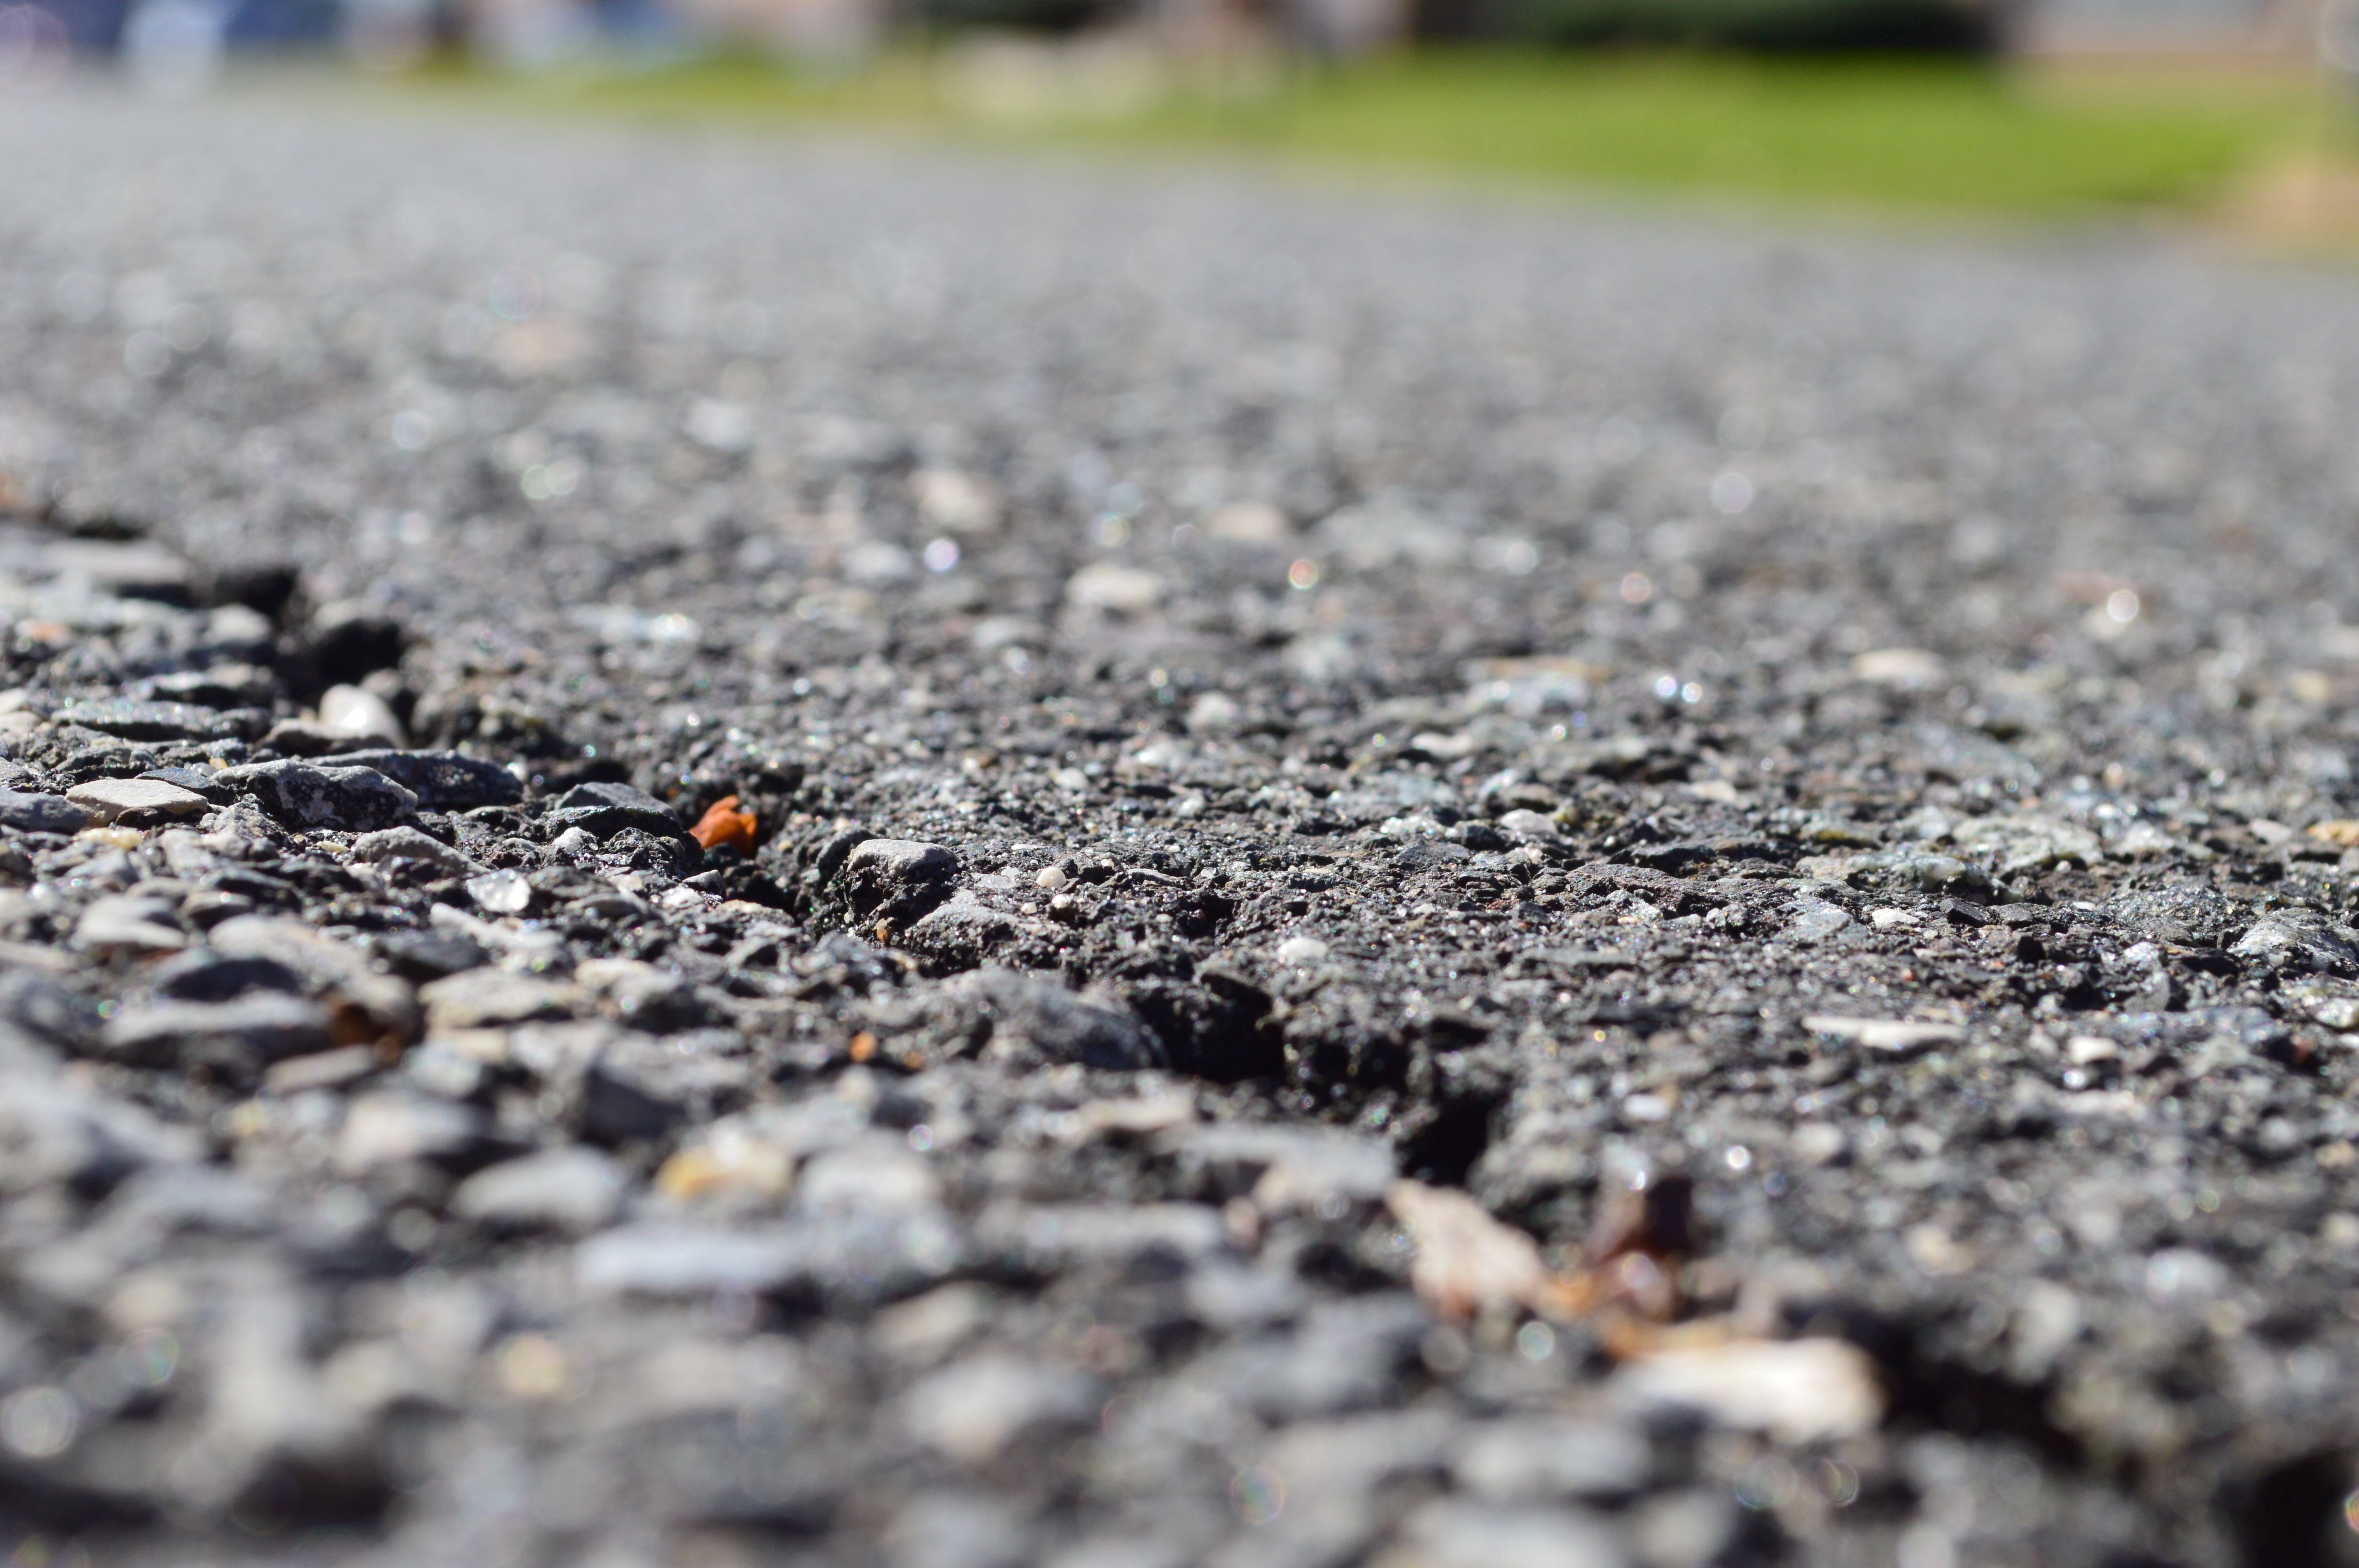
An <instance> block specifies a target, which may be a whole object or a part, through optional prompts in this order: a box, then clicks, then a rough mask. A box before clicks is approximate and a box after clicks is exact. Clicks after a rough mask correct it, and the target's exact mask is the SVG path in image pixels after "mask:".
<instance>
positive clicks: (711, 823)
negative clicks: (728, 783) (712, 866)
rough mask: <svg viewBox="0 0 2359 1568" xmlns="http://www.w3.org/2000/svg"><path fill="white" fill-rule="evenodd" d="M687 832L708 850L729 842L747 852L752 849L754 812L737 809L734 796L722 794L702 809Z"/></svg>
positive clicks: (749, 852) (750, 851)
mask: <svg viewBox="0 0 2359 1568" xmlns="http://www.w3.org/2000/svg"><path fill="white" fill-rule="evenodd" d="M688 835H689V837H690V838H693V839H695V840H696V841H697V842H698V843H700V844H701V845H703V846H704V847H705V848H706V849H719V848H720V847H721V846H722V845H723V844H729V845H734V846H735V847H736V848H737V849H743V850H745V853H747V854H749V855H750V854H752V853H753V852H754V814H753V813H752V812H750V811H740V810H738V809H737V797H736V796H735V795H723V796H722V797H721V798H720V799H719V800H716V801H714V802H713V803H712V806H709V807H707V808H706V810H705V813H704V815H703V816H701V817H700V818H699V819H698V821H697V824H696V826H695V827H691V828H690V829H689V830H688Z"/></svg>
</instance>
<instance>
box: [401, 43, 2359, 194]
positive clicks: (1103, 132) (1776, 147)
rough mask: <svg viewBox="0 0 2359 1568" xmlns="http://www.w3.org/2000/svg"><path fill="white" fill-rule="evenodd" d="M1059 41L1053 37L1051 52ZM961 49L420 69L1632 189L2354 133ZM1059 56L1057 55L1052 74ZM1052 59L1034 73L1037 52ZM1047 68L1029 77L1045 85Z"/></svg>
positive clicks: (2079, 83)
mask: <svg viewBox="0 0 2359 1568" xmlns="http://www.w3.org/2000/svg"><path fill="white" fill-rule="evenodd" d="M1042 58H1044V59H1047V58H1051V57H1046V56H1044V57H1042ZM971 67H972V61H971V60H970V59H969V58H968V57H967V56H964V55H962V54H961V53H959V52H958V51H956V50H955V49H936V50H930V51H918V50H911V51H907V52H903V53H899V54H896V55H893V56H890V57H887V58H886V59H885V60H884V61H883V62H881V63H880V64H877V65H875V66H873V67H871V68H869V69H867V70H863V71H860V72H858V73H856V74H851V75H843V76H837V77H816V76H811V75H807V74H800V73H797V72H794V71H791V70H787V69H785V68H782V67H780V66H777V65H775V64H773V63H771V62H770V61H768V60H766V59H760V58H754V57H742V56H724V57H716V58H708V59H692V60H685V61H680V62H677V63H673V64H669V65H665V66H660V67H657V68H653V69H645V70H634V71H627V72H624V71H609V72H597V73H590V72H585V73H577V74H571V75H562V76H555V77H546V78H536V79H529V80H525V79H514V78H504V77H497V76H493V75H490V74H488V73H483V72H478V71H475V70H471V69H468V68H464V67H446V68H442V69H440V70H429V71H427V72H424V73H421V74H420V75H419V76H418V77H416V78H413V79H411V80H410V81H409V83H408V85H409V87H410V88H411V89H413V90H415V91H420V92H428V93H430V94H433V95H436V96H439V97H442V98H445V99H456V100H458V101H460V102H465V103H498V104H516V105H526V106H533V107H537V108H540V109H546V110H555V111H562V112H579V113H587V114H596V115H599V116H603V117H622V118H631V119H640V120H658V121H663V122H668V123H674V124H678V123H689V124H715V125H732V126H761V125H789V124H791V125H803V126H808V125H812V124H867V125H875V126H891V127H899V128H904V129H911V130H919V131H929V132H933V133H939V134H944V135H954V136H956V137H959V138H962V139H973V138H978V137H980V138H986V139H993V140H999V141H1009V142H1027V143H1034V144H1041V143H1046V144H1049V145H1055V146H1100V147H1110V148H1118V149H1123V150H1126V151H1127V150H1140V149H1186V150H1209V151H1221V152H1226V153H1230V154H1244V155H1250V156H1255V157H1264V158H1274V159H1281V160H1291V161H1296V162H1307V163H1312V164H1316V165H1319V166H1323V167H1326V168H1344V169H1353V170H1414V171H1419V172H1422V173H1425V174H1428V175H1437V176H1443V177H1448V178H1456V179H1465V178H1485V179H1494V180H1506V181H1513V182H1517V183H1525V184H1530V183H1535V182H1537V183H1540V184H1544V185H1554V186H1574V187H1582V188H1590V189H1613V190H1616V191H1623V192H1634V193H1658V192H1659V193H1706V194H1711V195H1713V196H1717V197H1725V198H1736V199H1740V200H1766V201H1769V202H1773V203H1781V204H1792V203H1798V202H1799V203H1803V204H1808V205H1812V206H1821V207H1823V206H1829V205H1832V206H1840V207H1849V208H1854V209H1860V210H1868V211H1877V210H1881V211H1913V212H1924V213H1940V212H1950V213H1966V214H1977V215H1984V216H1999V217H2007V216H2023V217H2056V216H2066V215H2071V214H2076V213H2079V214H2086V213H2093V212H2122V211H2193V210H2196V209H2199V208H2201V207H2203V206H2204V205H2206V204H2207V203H2211V202H2213V201H2215V200H2217V199H2219V198H2220V197H2221V196H2222V195H2223V193H2224V192H2226V191H2227V190H2228V189H2231V188H2232V187H2233V186H2234V184H2235V183H2236V182H2237V181H2239V180H2240V179H2242V178H2245V177H2247V176H2249V175H2252V174H2254V173H2256V171H2259V170H2262V169H2265V168H2269V167H2271V166H2273V165H2276V164H2280V163H2283V162H2286V161H2288V160H2291V159H2295V158H2303V157H2308V158H2317V157H2321V156H2325V154H2326V153H2327V152H2328V151H2329V150H2333V149H2341V148H2343V147H2346V146H2348V145H2349V144H2350V143H2351V140H2352V137H2351V133H2350V130H2349V128H2348V126H2347V125H2346V124H2345V123H2344V121H2345V116H2344V114H2343V113H2342V112H2341V111H2339V110H2335V109H2332V108H2331V107H2330V106H2329V105H2328V104H2327V103H2326V102H2325V100H2324V99H2323V97H2322V95H2321V93H2319V92H2317V91H2316V90H2315V89H2313V88H2311V87H2310V86H2309V85H2308V84H2306V83H2305V82H2304V81H2303V80H2302V79H2301V78H2300V77H2299V76H2292V75H2263V74H2255V73H2243V74H2239V73H2232V72H2225V71H2216V70H2215V71H2201V70H2184V69H2179V70H2172V69H2144V70H2078V71H2062V70H2023V69H2014V70H2010V69H2007V68H2004V67H2001V66H1995V65H1992V64H1988V63H1983V62H1975V61H1967V60H1940V59H1875V58H1869V59H1743V58H1726V57H1711V56H1701V55H1697V56H1685V55H1647V54H1620V53H1592V54H1578V53H1568V54H1554V53H1547V52H1541V51H1534V50H1506V49H1432V50H1421V51H1416V52H1406V53H1401V54H1397V55H1391V56H1386V57H1381V58H1377V59H1369V60H1364V61H1358V62H1353V63H1349V64H1343V65H1332V66H1303V65H1295V66H1284V67H1277V66H1274V67H1271V68H1269V69H1268V70H1265V71H1263V72H1261V73H1259V74H1258V75H1256V74H1254V73H1251V72H1248V73H1245V79H1244V81H1239V80H1237V79H1236V78H1234V77H1233V78H1232V79H1231V80H1229V81H1226V82H1219V81H1212V80H1209V79H1207V78H1204V77H1202V76H1201V75H1200V76H1198V77H1196V78H1194V79H1192V80H1189V79H1181V80H1177V81H1159V80H1158V81H1157V82H1156V83H1154V84H1153V85H1152V86H1151V87H1150V88H1149V89H1148V90H1145V91H1141V90H1139V89H1138V87H1137V84H1136V81H1133V82H1132V83H1131V85H1130V86H1129V87H1127V88H1125V89H1122V90H1121V91H1117V92H1114V93H1113V94H1111V95H1110V97H1109V95H1108V94H1105V93H1098V94H1095V95H1094V96H1093V95H1092V94H1091V93H1090V92H1088V91H1087V90H1086V89H1087V83H1086V81H1084V82H1083V83H1082V85H1083V89H1084V91H1082V92H1081V93H1079V94H1078V96H1080V97H1082V98H1089V99H1090V103H1089V104H1088V106H1086V107H1071V108H1067V107H1060V103H1059V102H1058V101H1057V98H1056V96H1055V94H1056V90H1057V84H1058V83H1059V82H1065V83H1067V84H1069V85H1070V84H1071V82H1072V81H1075V80H1077V77H1076V76H1075V75H1074V72H1077V71H1083V70H1085V68H1080V67H1076V68H1071V70H1067V68H1065V67H1061V66H1060V67H1056V68H1054V69H1053V70H1049V73H1048V75H1049V85H1048V88H1047V90H1046V91H1045V92H1038V93H1036V97H1037V98H1038V101H1037V102H1030V103H1027V104H1026V105H1025V106H1024V107H1023V108H1022V109H1021V111H1020V112H1010V111H1009V110H1008V108H1007V106H1006V103H1005V102H1004V98H1005V94H1001V95H999V98H1000V100H1002V101H999V102H986V97H987V95H979V94H977V93H976V92H973V91H971V86H972V81H973V70H972V69H971ZM1059 70H1067V74H1066V75H1063V76H1059V75H1057V74H1056V72H1057V71H1059ZM1035 74H1036V75H1038V74H1039V73H1038V72H1036V73H1035ZM1034 85H1035V87H1036V88H1037V87H1038V82H1037V81H1036V82H1035V84H1034Z"/></svg>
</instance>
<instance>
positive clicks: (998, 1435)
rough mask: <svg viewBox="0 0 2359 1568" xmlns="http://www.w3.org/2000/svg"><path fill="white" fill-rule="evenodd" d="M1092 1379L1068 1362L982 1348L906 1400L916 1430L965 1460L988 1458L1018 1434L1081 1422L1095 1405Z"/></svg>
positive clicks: (905, 1414)
mask: <svg viewBox="0 0 2359 1568" xmlns="http://www.w3.org/2000/svg"><path fill="white" fill-rule="evenodd" d="M1097 1401H1098V1391H1097V1384H1096V1382H1095V1381H1094V1379H1090V1378H1088V1377H1085V1376H1083V1375H1082V1374H1081V1373H1079V1372H1075V1371H1073V1370H1071V1369H1070V1368H1063V1367H1053V1366H1047V1365H1043V1364H1040V1363H1038V1362H1032V1361H1025V1360H1019V1359H1016V1358H1015V1357H1007V1356H983V1357H974V1358H973V1359H971V1360H967V1361H963V1362H961V1363H960V1364H958V1365H957V1366H954V1367H951V1368H945V1369H943V1370H942V1371H940V1372H936V1373H934V1374H932V1375H931V1376H930V1377H929V1378H927V1379H924V1380H922V1381H920V1382H919V1384H918V1385H917V1386H916V1387H914V1388H912V1389H911V1390H909V1392H908V1397H907V1399H906V1400H904V1402H903V1405H902V1420H903V1422H905V1423H906V1424H907V1425H908V1429H909V1432H910V1433H911V1434H912V1435H913V1436H915V1437H916V1438H918V1440H919V1441H920V1442H921V1443H924V1444H927V1445H928V1446H929V1447H930V1448H933V1449H934V1450H936V1451H937V1452H939V1453H940V1454H944V1455H945V1456H947V1457H949V1458H951V1459H952V1460H954V1461H956V1462H957V1463H959V1464H962V1465H984V1464H988V1463H990V1462H991V1461H992V1460H994V1459H995V1458H997V1457H998V1456H999V1455H1000V1454H1002V1453H1004V1452H1006V1449H1007V1448H1008V1446H1009V1445H1010V1444H1013V1443H1015V1442H1016V1440H1017V1439H1019V1438H1025V1439H1027V1440H1034V1441H1037V1440H1038V1439H1040V1438H1041V1437H1043V1436H1044V1435H1045V1434H1046V1433H1049V1432H1050V1431H1054V1430H1056V1429H1058V1428H1077V1427H1079V1426H1081V1425H1082V1424H1084V1423H1085V1422H1087V1421H1088V1420H1089V1418H1090V1417H1091V1416H1092V1415H1093V1414H1094V1413H1095V1411H1096V1409H1097Z"/></svg>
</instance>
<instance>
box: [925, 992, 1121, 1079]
mask: <svg viewBox="0 0 2359 1568" xmlns="http://www.w3.org/2000/svg"><path fill="white" fill-rule="evenodd" d="M949 993H950V994H951V996H952V997H953V998H955V999H956V1000H958V1001H959V1002H960V1003H962V1005H963V1006H964V1007H966V1008H968V1009H971V1010H972V1011H973V1013H974V1014H975V1015H976V1016H977V1017H978V1018H979V1019H980V1020H981V1021H983V1022H987V1023H988V1025H989V1035H990V1040H989V1044H988V1045H986V1046H985V1051H986V1053H987V1054H989V1055H990V1056H992V1057H993V1058H995V1059H997V1060H1001V1061H1009V1062H1023V1061H1027V1060H1045V1061H1049V1062H1071V1063H1077V1064H1079V1065H1082V1066H1088V1067H1103V1068H1110V1069H1114V1070H1115V1071H1136V1070H1138V1069H1140V1068H1145V1067H1155V1066H1160V1065H1163V1059H1164V1051H1163V1044H1162V1042H1160V1041H1159V1040H1158V1039H1157V1038H1156V1037H1155V1036H1154V1034H1153V1033H1149V1032H1148V1030H1147V1028H1146V1026H1145V1025H1143V1024H1141V1023H1140V1022H1138V1020H1137V1019H1136V1018H1134V1017H1132V1016H1131V1015H1130V1014H1128V1013H1126V1012H1119V1011H1115V1010H1114V1009H1113V1008H1111V1007H1107V1006H1103V1005H1101V1004H1099V1003H1097V1002H1093V1001H1089V1000H1083V999H1082V997H1081V996H1079V995H1077V994H1075V993H1074V992H1072V991H1071V990H1068V989H1065V988H1064V987H1063V986H1060V985H1059V984H1058V983H1057V982H1056V981H1054V980H1050V979H1041V978H1038V977H1037V976H1033V975H1027V974H1022V973H1019V972H1017V971H1016V970H1013V969H1002V968H985V969H981V970H978V971H976V972H975V973H973V974H972V975H962V976H961V977H959V978H958V979H956V980H954V981H952V982H951V986H950V988H949Z"/></svg>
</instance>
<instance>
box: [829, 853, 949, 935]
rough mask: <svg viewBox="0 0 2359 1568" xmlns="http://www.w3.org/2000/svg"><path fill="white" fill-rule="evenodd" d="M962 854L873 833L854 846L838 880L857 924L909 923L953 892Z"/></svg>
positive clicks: (837, 874) (838, 875) (845, 860)
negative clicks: (952, 886)
mask: <svg viewBox="0 0 2359 1568" xmlns="http://www.w3.org/2000/svg"><path fill="white" fill-rule="evenodd" d="M958 871H959V862H958V857H957V856H956V855H954V854H952V853H951V851H950V850H948V849H944V848H943V847H942V846H941V845H940V844H926V843H920V842H919V841H917V840H915V839H910V838H870V839H866V840H864V841H863V842H861V843H859V844H856V845H854V846H853V849H852V852H851V853H850V854H849V855H847V856H845V857H844V861H843V870H842V871H838V872H837V873H836V881H837V882H838V884H839V885H841V886H842V888H843V894H844V899H845V901H846V903H848V904H849V905H850V908H851V913H852V918H853V922H854V923H855V925H859V924H864V923H869V922H873V921H877V920H890V921H893V922H894V923H895V924H897V925H907V924H908V923H909V922H911V921H914V920H916V919H917V918H918V917H919V916H920V915H922V914H926V913H927V912H928V911H929V910H931V909H932V908H933V907H934V906H935V905H936V904H939V903H941V902H942V901H943V900H945V899H947V898H949V897H950V894H951V882H952V881H953V879H955V878H956V877H957V875H958Z"/></svg>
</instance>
